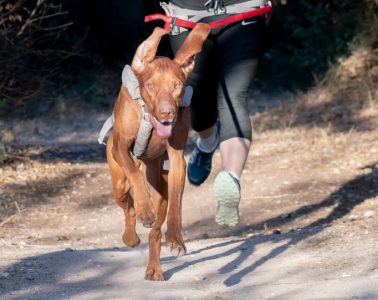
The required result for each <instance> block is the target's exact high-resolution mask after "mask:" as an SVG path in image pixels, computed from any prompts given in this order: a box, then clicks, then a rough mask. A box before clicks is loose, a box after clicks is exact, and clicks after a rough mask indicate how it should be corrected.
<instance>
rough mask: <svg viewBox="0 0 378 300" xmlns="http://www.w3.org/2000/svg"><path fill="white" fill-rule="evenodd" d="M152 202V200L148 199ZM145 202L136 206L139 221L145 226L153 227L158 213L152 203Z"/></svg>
mask: <svg viewBox="0 0 378 300" xmlns="http://www.w3.org/2000/svg"><path fill="white" fill-rule="evenodd" d="M148 202H151V201H148ZM148 202H147V201H146V203H143V204H142V205H137V207H135V213H136V218H137V221H138V222H140V223H141V224H143V226H144V227H147V228H151V227H152V225H153V224H154V223H155V221H156V218H157V217H156V213H155V211H154V209H153V206H152V203H148Z"/></svg>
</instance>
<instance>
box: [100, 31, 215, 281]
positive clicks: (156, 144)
mask: <svg viewBox="0 0 378 300" xmlns="http://www.w3.org/2000/svg"><path fill="white" fill-rule="evenodd" d="M167 33H168V32H167V31H166V30H164V29H161V28H155V30H154V32H153V33H152V34H151V36H150V37H149V38H148V39H147V40H145V41H144V42H143V43H142V44H141V45H140V46H139V47H138V49H137V51H136V54H135V56H134V59H133V61H132V65H131V68H132V70H133V71H134V74H135V75H136V78H137V79H138V82H139V88H140V95H141V97H142V99H143V100H144V103H145V105H146V107H147V109H148V111H149V120H150V122H151V124H152V126H153V129H152V134H151V136H150V138H149V141H148V144H147V147H146V150H145V151H144V153H143V155H141V157H138V158H139V159H137V158H135V157H133V156H132V154H131V149H132V147H133V145H134V143H135V139H136V136H137V133H138V129H139V124H140V120H141V118H142V110H141V106H140V104H139V103H138V101H136V100H133V99H132V98H131V95H130V93H129V91H128V89H127V88H126V87H125V86H122V87H121V90H120V93H119V96H118V99H117V101H116V103H115V107H114V127H113V133H112V136H110V138H109V141H108V144H107V149H106V152H107V159H108V163H109V166H110V171H111V176H112V182H113V189H114V196H115V199H116V202H117V204H118V205H119V206H121V207H122V208H123V209H124V212H125V232H124V234H123V237H122V239H123V241H124V243H125V244H126V245H128V246H130V247H135V246H137V245H138V244H139V243H140V240H139V238H138V235H137V233H136V231H135V224H136V220H139V221H141V222H142V223H143V226H145V227H151V226H152V229H151V232H150V235H149V261H148V266H147V269H146V273H145V279H148V280H164V276H163V271H162V269H161V265H160V245H161V236H162V234H161V226H162V224H163V223H164V221H165V218H166V216H167V215H168V218H167V233H166V243H167V244H168V247H169V248H170V250H171V252H172V253H173V254H174V255H175V256H181V255H184V254H185V252H186V248H185V245H184V241H183V239H182V235H181V226H182V225H181V198H182V193H183V190H184V185H185V176H186V162H185V159H184V148H185V146H186V142H187V137H188V130H189V111H188V108H187V107H185V108H182V107H179V105H180V101H181V98H182V96H183V93H184V87H185V81H186V79H187V77H188V75H189V73H190V72H191V71H192V70H193V68H194V57H195V55H196V54H197V53H199V52H200V51H201V49H202V45H203V42H204V41H205V39H206V38H207V36H208V34H209V27H208V26H207V25H206V24H198V25H197V26H196V27H195V28H194V29H193V30H192V31H191V33H190V34H189V35H188V37H187V38H186V40H185V41H184V43H183V45H182V46H181V48H180V49H179V51H178V52H177V54H176V56H175V58H174V59H173V60H171V59H169V58H166V57H157V58H155V54H156V50H157V47H158V45H159V42H160V39H161V37H162V36H163V35H165V34H167ZM165 151H167V153H168V156H169V161H170V170H169V172H168V175H167V174H166V172H164V171H163V155H164V153H165ZM141 162H142V166H141ZM141 167H142V168H141ZM167 210H168V214H167Z"/></svg>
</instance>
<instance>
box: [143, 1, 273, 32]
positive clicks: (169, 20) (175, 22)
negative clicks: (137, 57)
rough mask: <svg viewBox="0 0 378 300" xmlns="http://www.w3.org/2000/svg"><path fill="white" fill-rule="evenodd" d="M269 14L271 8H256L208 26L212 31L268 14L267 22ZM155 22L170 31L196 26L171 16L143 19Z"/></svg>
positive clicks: (157, 15) (156, 15)
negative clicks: (175, 28) (162, 22)
mask: <svg viewBox="0 0 378 300" xmlns="http://www.w3.org/2000/svg"><path fill="white" fill-rule="evenodd" d="M271 13H272V7H271V6H265V7H263V8H256V9H254V10H251V11H247V12H244V13H240V14H236V15H232V16H229V17H227V18H225V19H223V20H220V21H214V22H211V23H209V24H208V25H209V26H210V28H211V29H214V28H217V27H220V26H224V25H228V24H232V23H235V22H239V21H242V20H245V19H249V18H252V17H256V16H261V15H265V14H268V20H269V19H270V16H271ZM157 20H161V21H164V22H165V25H164V29H165V30H170V29H171V28H173V27H174V26H180V27H185V28H194V26H196V24H197V22H192V21H188V20H184V19H179V18H175V17H172V16H167V15H163V14H153V15H148V16H146V17H145V18H144V22H151V21H157Z"/></svg>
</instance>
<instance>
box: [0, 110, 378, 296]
mask: <svg viewBox="0 0 378 300" xmlns="http://www.w3.org/2000/svg"><path fill="white" fill-rule="evenodd" d="M89 117H90V118H89ZM105 118H106V114H103V113H99V112H96V111H85V112H77V113H74V114H72V115H71V116H70V117H64V118H61V119H60V118H59V117H54V116H53V117H51V116H50V117H42V118H39V119H33V120H23V121H21V120H18V121H12V122H10V121H6V122H5V123H4V124H5V125H6V126H7V127H9V128H12V130H13V132H14V133H15V136H16V142H17V143H18V144H19V145H23V144H28V145H29V149H34V150H33V151H34V152H33V153H34V154H32V158H31V159H30V160H27V161H24V162H19V163H16V164H14V165H13V166H8V167H4V168H2V169H0V178H1V179H0V201H1V202H0V205H1V206H0V224H1V226H0V245H1V246H0V247H1V248H0V256H1V259H0V268H1V269H0V298H2V299H105V298H106V299H229V298H231V297H234V298H235V299H360V298H362V299H377V298H378V284H377V282H378V243H377V242H378V209H377V200H378V169H377V162H378V130H371V131H364V132H357V131H353V130H352V131H349V132H346V133H335V132H332V131H330V130H329V129H324V128H315V127H314V128H312V129H308V128H307V129H305V128H303V127H288V128H286V129H281V130H275V131H266V132H262V133H259V132H257V133H256V134H255V140H254V146H253V149H252V151H251V154H250V157H249V160H248V162H247V166H246V170H245V174H244V175H243V177H242V203H241V223H240V224H239V225H238V226H237V227H235V228H231V229H230V228H223V227H219V226H217V225H216V224H215V222H214V220H213V218H214V213H215V205H214V200H213V196H212V182H213V179H214V176H215V175H216V173H217V171H219V164H220V157H219V153H216V155H215V158H214V168H213V172H212V174H211V176H210V178H209V180H208V181H207V182H206V183H205V184H204V185H202V186H201V187H193V186H191V185H189V184H187V185H186V189H185V192H184V209H183V216H184V238H185V240H186V241H187V248H188V254H187V255H186V256H184V257H182V258H179V259H174V258H173V257H171V256H170V254H169V253H168V252H167V251H165V250H164V251H163V252H162V262H163V269H164V270H165V276H166V279H167V281H166V282H164V283H155V282H147V281H144V280H143V276H144V268H145V263H146V259H147V248H146V241H147V235H148V230H146V229H144V228H141V227H138V232H139V233H140V236H141V240H142V245H141V246H140V247H139V248H137V249H128V248H126V247H124V246H123V245H122V243H121V238H120V237H121V234H122V226H123V219H122V211H121V210H120V209H119V208H118V207H116V206H115V205H114V203H113V200H112V194H111V186H110V178H109V174H108V169H107V166H106V164H105V158H104V154H105V153H104V151H105V149H104V148H103V147H101V146H98V145H97V144H96V142H95V141H96V138H97V132H98V129H99V128H100V126H101V122H102V121H103V120H104V119H105ZM82 120H91V121H89V122H85V123H84V122H82ZM33 145H43V147H42V148H41V147H36V146H33ZM29 151H30V150H29Z"/></svg>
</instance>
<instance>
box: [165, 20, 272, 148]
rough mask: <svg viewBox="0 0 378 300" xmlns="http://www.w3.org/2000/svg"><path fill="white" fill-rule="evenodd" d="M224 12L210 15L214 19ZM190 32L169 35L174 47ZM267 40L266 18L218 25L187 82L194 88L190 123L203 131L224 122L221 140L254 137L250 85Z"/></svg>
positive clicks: (196, 129) (176, 47) (177, 47)
mask: <svg viewBox="0 0 378 300" xmlns="http://www.w3.org/2000/svg"><path fill="white" fill-rule="evenodd" d="M222 17H224V16H221V17H220V16H217V17H209V18H206V19H203V20H202V22H204V23H207V22H212V21H214V20H219V19H220V18H222ZM187 34H188V32H183V33H181V34H179V35H175V36H170V41H171V45H172V48H173V51H174V52H175V53H176V51H177V50H178V49H179V47H180V45H181V44H182V42H183V40H184V39H185V37H186V36H187ZM264 42H265V21H264V20H263V18H254V19H248V20H244V21H243V22H238V23H235V24H231V25H228V26H225V27H224V28H220V29H217V30H216V32H214V31H213V32H212V34H210V36H209V38H208V39H207V40H206V42H205V43H204V46H203V49H202V52H201V53H200V54H198V55H197V57H196V65H195V68H194V70H193V72H192V73H191V74H190V76H189V79H188V84H189V85H191V86H192V87H193V89H194V94H193V98H192V104H191V125H192V128H193V129H194V130H195V131H203V130H205V129H207V128H209V127H211V126H212V125H214V124H215V122H216V120H217V118H218V116H219V120H220V123H221V136H220V139H221V141H224V140H227V139H230V138H233V137H241V138H246V139H249V140H251V139H252V127H251V122H250V118H249V111H248V103H247V98H248V89H249V87H250V85H251V83H252V81H253V78H254V74H255V71H256V67H257V61H258V57H259V56H260V55H261V53H262V50H263V48H264Z"/></svg>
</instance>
